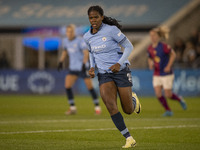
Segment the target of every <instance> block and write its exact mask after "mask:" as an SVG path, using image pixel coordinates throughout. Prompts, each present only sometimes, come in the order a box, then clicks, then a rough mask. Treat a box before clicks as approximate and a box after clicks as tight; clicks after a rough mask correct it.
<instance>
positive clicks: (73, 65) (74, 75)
mask: <svg viewBox="0 0 200 150" xmlns="http://www.w3.org/2000/svg"><path fill="white" fill-rule="evenodd" d="M66 36H67V38H66V39H64V49H65V50H63V51H62V55H61V57H60V61H59V64H58V71H60V70H61V69H62V68H63V62H64V60H65V58H66V56H67V54H68V55H69V74H67V75H66V78H65V88H66V94H67V97H68V102H69V105H70V108H69V110H68V111H67V112H66V115H72V114H76V112H77V108H76V106H75V102H74V95H73V92H72V86H73V85H74V83H75V82H76V80H77V79H78V77H81V78H83V79H84V82H85V84H86V86H87V88H88V90H89V92H90V94H91V96H92V98H93V102H94V105H95V113H96V114H100V113H101V107H100V106H99V100H98V97H97V93H96V91H95V90H94V88H93V85H92V81H91V79H90V78H89V75H88V71H87V69H86V68H88V67H87V66H89V64H88V59H89V52H88V48H87V45H86V44H85V42H84V40H83V38H81V37H77V36H76V35H75V25H73V24H70V25H69V26H67V28H66Z"/></svg>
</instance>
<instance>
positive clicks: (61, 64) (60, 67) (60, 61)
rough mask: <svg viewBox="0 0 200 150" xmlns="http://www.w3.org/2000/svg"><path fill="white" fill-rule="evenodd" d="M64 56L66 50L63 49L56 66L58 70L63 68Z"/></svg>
mask: <svg viewBox="0 0 200 150" xmlns="http://www.w3.org/2000/svg"><path fill="white" fill-rule="evenodd" d="M66 56H67V51H66V50H63V51H62V54H61V57H60V59H59V63H58V67H57V69H58V71H60V70H62V68H63V62H64V60H65V58H66Z"/></svg>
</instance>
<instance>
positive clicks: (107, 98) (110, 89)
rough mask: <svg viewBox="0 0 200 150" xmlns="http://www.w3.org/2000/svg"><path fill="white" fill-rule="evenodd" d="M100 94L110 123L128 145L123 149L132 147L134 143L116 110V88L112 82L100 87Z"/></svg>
mask: <svg viewBox="0 0 200 150" xmlns="http://www.w3.org/2000/svg"><path fill="white" fill-rule="evenodd" d="M100 94H101V97H102V100H103V102H104V104H105V105H106V108H107V110H108V112H109V113H110V115H111V118H112V121H113V123H114V124H115V126H116V127H117V129H118V130H119V131H120V132H121V134H122V135H123V136H124V137H125V138H126V139H127V141H128V143H130V145H127V146H126V147H124V148H128V147H131V146H132V147H133V146H134V145H135V144H136V142H135V140H134V139H133V137H132V136H131V135H130V133H129V131H128V129H127V127H126V125H125V123H124V118H123V116H122V115H121V113H120V112H119V110H118V107H117V87H116V85H115V83H114V82H113V81H110V82H106V83H104V84H101V85H100Z"/></svg>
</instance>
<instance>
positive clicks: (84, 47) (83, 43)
mask: <svg viewBox="0 0 200 150" xmlns="http://www.w3.org/2000/svg"><path fill="white" fill-rule="evenodd" d="M80 48H81V50H86V49H88V46H87V44H86V43H85V41H84V40H83V39H81V41H80Z"/></svg>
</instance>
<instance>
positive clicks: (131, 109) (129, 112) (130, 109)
mask: <svg viewBox="0 0 200 150" xmlns="http://www.w3.org/2000/svg"><path fill="white" fill-rule="evenodd" d="M123 111H124V113H125V114H127V115H131V114H132V113H133V111H134V109H133V108H132V107H131V108H126V109H123Z"/></svg>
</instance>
